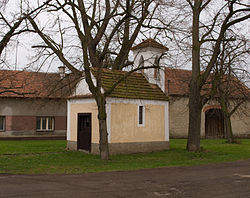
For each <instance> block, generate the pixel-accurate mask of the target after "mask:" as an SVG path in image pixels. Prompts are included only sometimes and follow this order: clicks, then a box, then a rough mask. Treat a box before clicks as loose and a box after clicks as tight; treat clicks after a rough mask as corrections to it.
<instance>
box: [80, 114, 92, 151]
mask: <svg viewBox="0 0 250 198" xmlns="http://www.w3.org/2000/svg"><path fill="white" fill-rule="evenodd" d="M77 149H78V150H79V149H82V150H86V151H88V152H90V151H91V113H79V114H78V129H77Z"/></svg>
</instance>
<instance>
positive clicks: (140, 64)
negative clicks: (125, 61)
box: [139, 55, 145, 73]
mask: <svg viewBox="0 0 250 198" xmlns="http://www.w3.org/2000/svg"><path fill="white" fill-rule="evenodd" d="M139 67H145V65H144V58H143V56H142V55H141V57H140V61H139ZM141 72H142V73H143V69H142V70H141Z"/></svg>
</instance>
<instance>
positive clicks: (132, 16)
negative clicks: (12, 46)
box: [26, 0, 158, 160]
mask: <svg viewBox="0 0 250 198" xmlns="http://www.w3.org/2000/svg"><path fill="white" fill-rule="evenodd" d="M157 6H158V4H157V3H154V1H152V0H135V1H130V0H126V1H119V0H118V1H111V0H94V1H92V0H91V1H90V0H89V1H88V0H87V1H83V0H67V1H60V0H55V1H52V2H51V3H49V7H48V9H47V12H49V13H50V14H51V15H50V16H51V19H52V20H53V23H52V24H53V25H51V28H48V27H49V26H47V27H45V26H44V27H39V23H38V20H37V18H36V17H33V16H31V15H28V16H27V15H26V17H27V18H28V20H29V22H30V24H31V25H32V28H33V30H34V31H35V32H36V33H37V34H38V35H39V36H40V38H41V39H42V40H43V43H41V44H39V45H36V46H34V47H36V48H38V49H42V50H43V51H42V52H46V53H48V57H49V56H50V57H51V55H56V57H57V58H58V59H59V60H60V61H61V62H62V63H63V64H64V65H65V66H66V67H67V68H68V69H69V70H71V72H72V73H74V74H81V73H82V72H84V76H85V80H86V82H87V84H88V86H89V90H90V91H91V93H92V95H93V97H94V98H95V101H96V104H97V106H98V119H99V137H100V140H99V148H100V156H101V159H104V160H108V159H109V149H108V138H107V124H106V117H107V114H106V107H105V103H106V98H107V97H108V96H109V95H110V94H111V93H112V91H113V90H114V89H115V87H116V86H117V85H118V84H119V83H120V82H121V81H122V80H124V79H125V78H126V77H127V76H128V75H130V74H131V73H132V72H134V71H136V70H138V68H137V69H134V70H132V71H130V72H128V73H127V75H125V76H123V77H122V78H121V79H119V80H117V82H116V83H115V84H114V85H113V86H112V87H111V88H110V89H109V90H105V91H104V93H103V92H102V90H101V84H102V82H101V75H102V68H111V69H116V70H122V69H123V68H124V67H127V66H129V65H131V64H133V62H131V61H129V60H128V54H129V51H130V49H131V47H132V45H133V43H134V41H135V39H136V38H137V36H138V34H139V33H140V31H141V28H142V26H143V24H144V23H145V22H146V21H148V20H149V18H150V17H151V16H152V15H153V13H154V10H155V8H156V7H157ZM46 28H47V29H46ZM107 60H108V61H107ZM107 63H109V64H107ZM91 67H94V68H96V69H95V71H96V75H95V77H96V84H95V82H93V79H92V77H91ZM152 67H155V66H152ZM140 69H144V68H140Z"/></svg>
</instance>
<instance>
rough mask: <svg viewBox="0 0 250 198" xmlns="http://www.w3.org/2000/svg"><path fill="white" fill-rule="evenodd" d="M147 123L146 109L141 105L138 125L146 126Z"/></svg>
mask: <svg viewBox="0 0 250 198" xmlns="http://www.w3.org/2000/svg"><path fill="white" fill-rule="evenodd" d="M144 122H145V108H144V106H142V105H139V107H138V125H139V126H144Z"/></svg>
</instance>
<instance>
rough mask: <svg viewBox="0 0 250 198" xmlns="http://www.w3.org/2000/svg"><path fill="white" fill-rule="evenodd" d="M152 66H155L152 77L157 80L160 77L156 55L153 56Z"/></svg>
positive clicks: (158, 61)
mask: <svg viewBox="0 0 250 198" xmlns="http://www.w3.org/2000/svg"><path fill="white" fill-rule="evenodd" d="M154 66H155V67H156V68H154V79H155V80H159V79H160V60H159V57H158V56H156V57H155V62H154Z"/></svg>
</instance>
